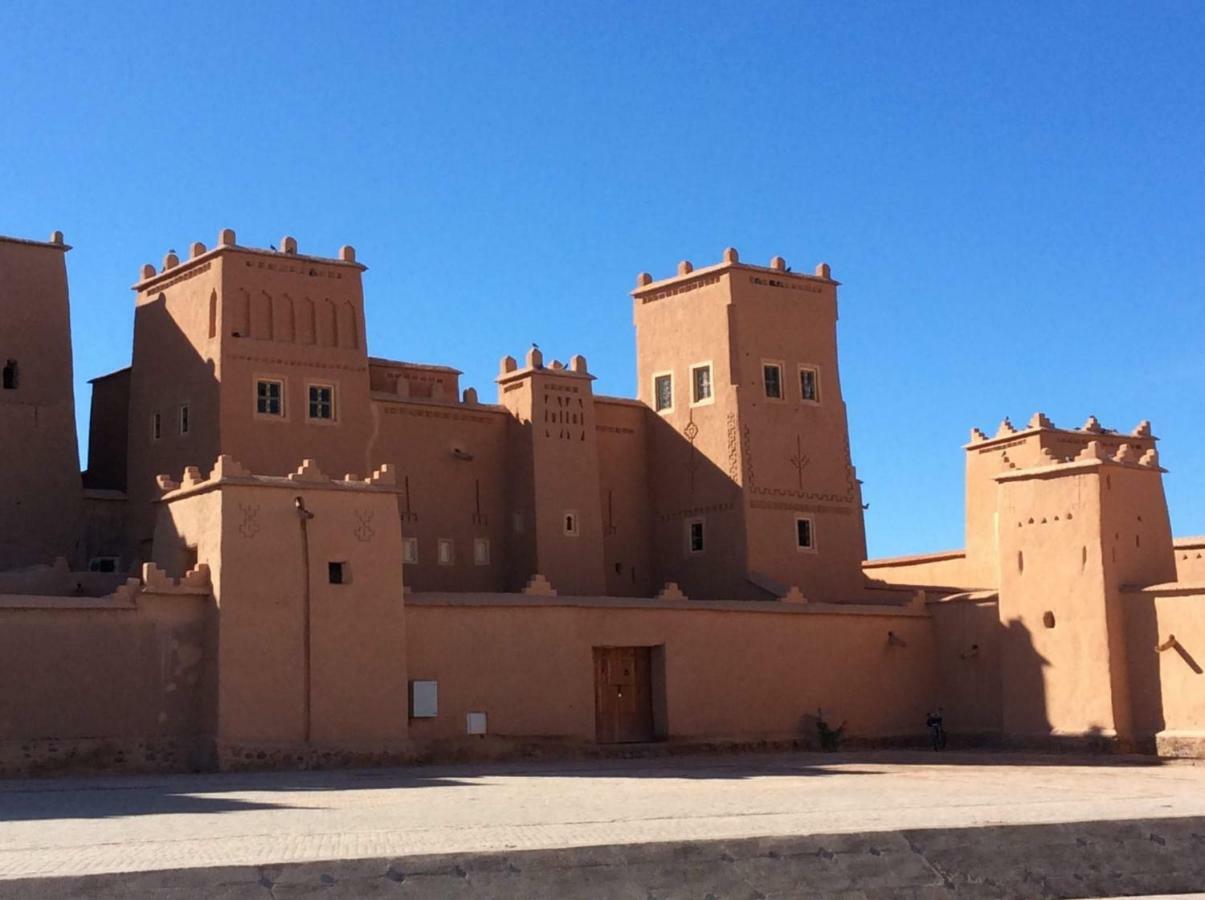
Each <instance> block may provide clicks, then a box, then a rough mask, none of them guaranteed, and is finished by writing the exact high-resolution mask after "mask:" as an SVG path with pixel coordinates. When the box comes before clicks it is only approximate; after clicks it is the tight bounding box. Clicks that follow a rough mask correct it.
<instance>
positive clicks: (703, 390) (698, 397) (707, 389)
mask: <svg viewBox="0 0 1205 900" xmlns="http://www.w3.org/2000/svg"><path fill="white" fill-rule="evenodd" d="M710 399H711V365H710V364H708V365H702V366H695V367H694V368H692V369H691V370H690V402H691V403H693V404H696V405H698V404H700V403H706V402H707V401H708V400H710Z"/></svg>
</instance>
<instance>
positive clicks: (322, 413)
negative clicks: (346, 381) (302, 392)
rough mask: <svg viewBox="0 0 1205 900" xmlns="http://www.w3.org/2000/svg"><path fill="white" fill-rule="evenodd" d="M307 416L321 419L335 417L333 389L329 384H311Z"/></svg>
mask: <svg viewBox="0 0 1205 900" xmlns="http://www.w3.org/2000/svg"><path fill="white" fill-rule="evenodd" d="M309 394H310V396H309V410H308V417H309V418H311V419H319V420H322V421H327V422H329V421H332V420H333V419H334V418H335V389H334V388H333V387H331V386H330V385H329V384H311V385H310V389H309Z"/></svg>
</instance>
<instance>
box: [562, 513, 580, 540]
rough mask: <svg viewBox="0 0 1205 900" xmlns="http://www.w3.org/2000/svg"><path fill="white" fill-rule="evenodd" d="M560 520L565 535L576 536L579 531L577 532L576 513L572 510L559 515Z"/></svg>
mask: <svg viewBox="0 0 1205 900" xmlns="http://www.w3.org/2000/svg"><path fill="white" fill-rule="evenodd" d="M561 521H562V522H563V523H564V525H565V534H566V535H568V536H569V537H577V536H578V533H579V532H578V523H577V513H576V512H573V511H569V512H566V513H565V515H564V516H562V517H561Z"/></svg>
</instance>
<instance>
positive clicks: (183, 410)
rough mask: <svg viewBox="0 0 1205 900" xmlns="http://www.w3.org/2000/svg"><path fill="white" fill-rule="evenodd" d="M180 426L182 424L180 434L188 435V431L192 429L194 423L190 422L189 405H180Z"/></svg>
mask: <svg viewBox="0 0 1205 900" xmlns="http://www.w3.org/2000/svg"><path fill="white" fill-rule="evenodd" d="M179 424H180V433H181V434H188V429H189V427H191V425H192V422H190V421H189V411H188V404H187V403H181V404H180V423H179Z"/></svg>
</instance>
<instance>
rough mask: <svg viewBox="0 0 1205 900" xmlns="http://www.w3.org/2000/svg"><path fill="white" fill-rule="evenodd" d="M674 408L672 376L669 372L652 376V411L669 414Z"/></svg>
mask: <svg viewBox="0 0 1205 900" xmlns="http://www.w3.org/2000/svg"><path fill="white" fill-rule="evenodd" d="M673 408H674V376H673V374H672V373H670V372H662V373H661V374H659V375H654V376H653V409H655V410H656V411H657V412H671V411H672V410H673Z"/></svg>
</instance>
